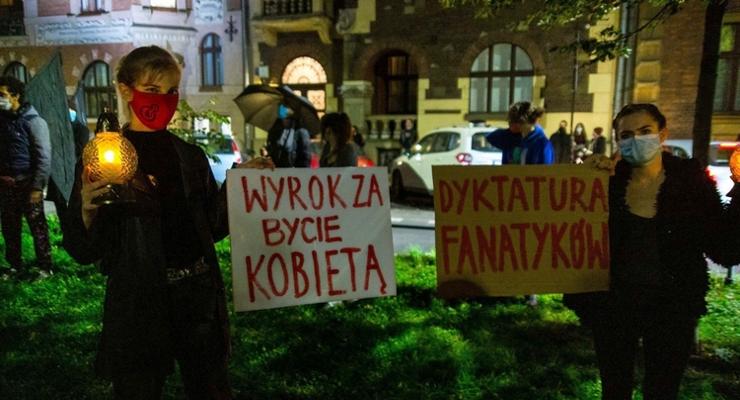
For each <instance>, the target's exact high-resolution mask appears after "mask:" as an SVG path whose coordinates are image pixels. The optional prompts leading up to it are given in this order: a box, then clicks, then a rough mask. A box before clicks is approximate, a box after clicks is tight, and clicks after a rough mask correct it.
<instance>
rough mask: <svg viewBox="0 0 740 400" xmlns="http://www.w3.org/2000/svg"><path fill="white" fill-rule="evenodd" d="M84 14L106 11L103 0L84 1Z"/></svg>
mask: <svg viewBox="0 0 740 400" xmlns="http://www.w3.org/2000/svg"><path fill="white" fill-rule="evenodd" d="M81 11H82V13H83V14H84V13H98V12H101V11H105V9H104V8H103V0H82V10H81Z"/></svg>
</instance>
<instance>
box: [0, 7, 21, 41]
mask: <svg viewBox="0 0 740 400" xmlns="http://www.w3.org/2000/svg"><path fill="white" fill-rule="evenodd" d="M25 34H26V28H25V26H24V25H23V11H21V12H11V13H10V14H6V15H0V36H23V35H25Z"/></svg>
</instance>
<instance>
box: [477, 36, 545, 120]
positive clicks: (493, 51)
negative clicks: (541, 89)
mask: <svg viewBox="0 0 740 400" xmlns="http://www.w3.org/2000/svg"><path fill="white" fill-rule="evenodd" d="M533 87H534V67H533V66H532V60H530V58H529V56H528V55H527V53H526V52H525V51H524V49H522V48H521V47H518V46H515V45H512V44H510V43H499V44H495V45H493V46H490V47H488V48H487V49H485V50H483V51H482V52H481V53H480V54H479V55H478V57H477V58H476V59H475V61H474V62H473V67H472V68H471V69H470V112H505V111H507V110H508V109H509V105H511V104H513V103H515V102H517V101H532V88H533Z"/></svg>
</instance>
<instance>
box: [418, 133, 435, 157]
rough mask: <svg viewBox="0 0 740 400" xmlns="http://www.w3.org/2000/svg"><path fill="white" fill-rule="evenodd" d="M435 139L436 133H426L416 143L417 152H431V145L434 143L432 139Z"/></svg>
mask: <svg viewBox="0 0 740 400" xmlns="http://www.w3.org/2000/svg"><path fill="white" fill-rule="evenodd" d="M435 139H437V134H434V133H433V134H431V135H426V136H424V137H423V138H421V140H420V141H419V143H418V144H417V146H419V153H421V154H427V153H431V152H432V146H433V145H434V140H435Z"/></svg>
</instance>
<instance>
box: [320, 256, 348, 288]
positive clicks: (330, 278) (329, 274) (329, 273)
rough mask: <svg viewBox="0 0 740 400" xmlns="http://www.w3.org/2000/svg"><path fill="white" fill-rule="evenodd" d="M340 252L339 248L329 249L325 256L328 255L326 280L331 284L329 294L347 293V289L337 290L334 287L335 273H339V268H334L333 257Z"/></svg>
mask: <svg viewBox="0 0 740 400" xmlns="http://www.w3.org/2000/svg"><path fill="white" fill-rule="evenodd" d="M337 254H339V252H338V251H337V250H327V251H326V253H325V254H324V256H325V257H326V281H327V282H328V284H329V296H339V295H342V294H345V293H347V291H346V290H335V289H334V275H337V274H338V273H339V269H338V268H333V267H334V266H333V265H332V263H331V258H332V257H334V256H335V255H337Z"/></svg>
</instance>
